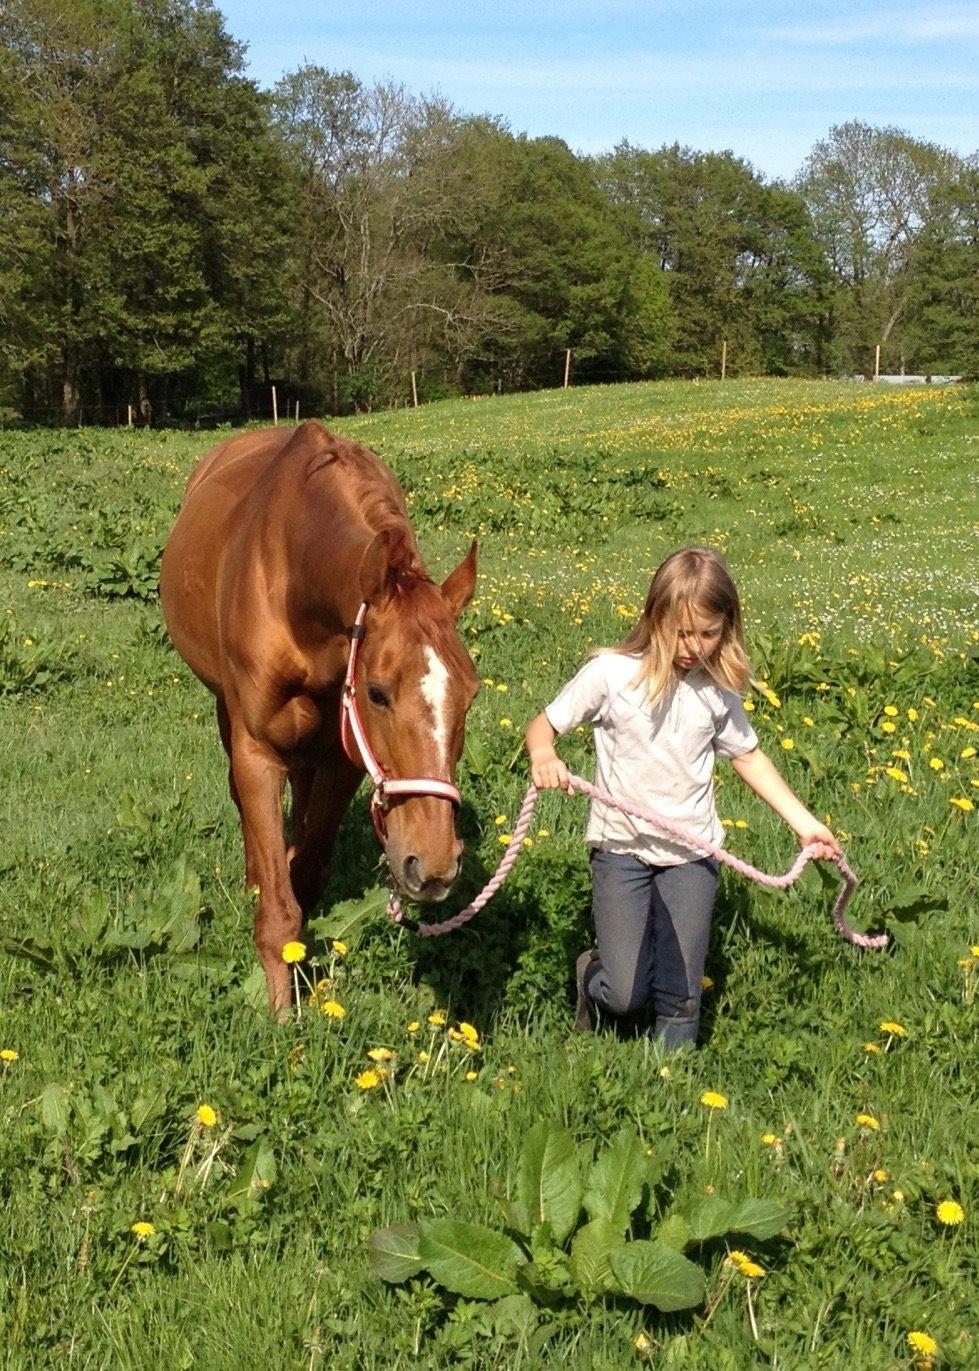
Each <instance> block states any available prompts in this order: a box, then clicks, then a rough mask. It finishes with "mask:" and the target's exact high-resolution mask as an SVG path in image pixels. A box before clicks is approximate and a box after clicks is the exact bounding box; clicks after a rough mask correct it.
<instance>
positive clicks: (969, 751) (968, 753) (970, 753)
mask: <svg viewBox="0 0 979 1371" xmlns="http://www.w3.org/2000/svg"><path fill="white" fill-rule="evenodd" d="M975 755H976V749H975V748H974V747H964V748H963V749H962V751H961V752H960V753H959V756H960V757H964V758H965V760H966V761H968V760H969V758H970V757H974V756H975Z"/></svg>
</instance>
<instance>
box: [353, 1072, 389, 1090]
mask: <svg viewBox="0 0 979 1371" xmlns="http://www.w3.org/2000/svg"><path fill="white" fill-rule="evenodd" d="M383 1079H384V1078H383V1076H382V1075H381V1073H380V1071H375V1070H373V1069H370V1070H368V1071H362V1072H361V1073H360V1075H359V1076H355V1077H354V1085H356V1086H359V1087H360V1089H361V1090H376V1089H377V1087H378V1086H379V1085H380V1084H381V1081H382V1080H383Z"/></svg>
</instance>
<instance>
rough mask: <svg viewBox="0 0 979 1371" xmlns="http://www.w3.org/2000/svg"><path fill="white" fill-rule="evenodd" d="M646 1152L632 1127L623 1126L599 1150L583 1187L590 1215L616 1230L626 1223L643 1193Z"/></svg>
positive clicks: (621, 1231) (622, 1228)
mask: <svg viewBox="0 0 979 1371" xmlns="http://www.w3.org/2000/svg"><path fill="white" fill-rule="evenodd" d="M645 1179H646V1154H645V1151H644V1149H643V1146H642V1143H641V1142H640V1141H639V1139H638V1137H637V1136H636V1134H635V1132H634V1131H633V1130H632V1129H631V1128H624V1129H623V1130H622V1132H621V1133H619V1134H618V1135H617V1136H616V1137H615V1138H613V1139H612V1141H611V1143H609V1145H608V1147H607V1148H605V1150H604V1151H603V1152H601V1153H599V1155H598V1157H597V1159H596V1161H595V1164H594V1166H593V1167H592V1169H591V1175H590V1176H589V1178H588V1188H587V1190H586V1191H585V1198H584V1205H585V1209H586V1210H587V1211H588V1217H589V1218H590V1219H607V1220H608V1222H609V1223H610V1224H611V1225H612V1227H613V1228H614V1229H615V1231H616V1233H619V1234H622V1233H624V1232H625V1231H626V1229H627V1228H628V1227H629V1215H630V1214H631V1213H632V1211H633V1210H634V1209H635V1207H636V1205H637V1204H638V1203H639V1201H640V1199H641V1197H642V1186H643V1181H644V1180H645Z"/></svg>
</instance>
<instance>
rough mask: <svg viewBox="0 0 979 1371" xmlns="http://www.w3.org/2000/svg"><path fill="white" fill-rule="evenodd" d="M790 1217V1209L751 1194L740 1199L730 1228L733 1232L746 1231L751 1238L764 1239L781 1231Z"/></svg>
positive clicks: (772, 1236)
mask: <svg viewBox="0 0 979 1371" xmlns="http://www.w3.org/2000/svg"><path fill="white" fill-rule="evenodd" d="M791 1218H792V1210H791V1209H789V1208H788V1206H787V1205H784V1204H778V1203H776V1201H775V1200H759V1199H755V1198H754V1197H752V1196H749V1198H748V1199H746V1200H742V1201H741V1203H740V1204H739V1205H738V1207H737V1209H736V1210H735V1212H734V1217H733V1219H732V1221H731V1230H732V1231H733V1232H735V1233H748V1234H749V1235H750V1236H751V1237H752V1238H758V1239H759V1240H761V1241H764V1240H765V1239H766V1238H774V1236H775V1234H776V1233H781V1232H782V1230H783V1229H784V1228H785V1227H786V1226H787V1225H788V1223H789V1222H790V1220H791Z"/></svg>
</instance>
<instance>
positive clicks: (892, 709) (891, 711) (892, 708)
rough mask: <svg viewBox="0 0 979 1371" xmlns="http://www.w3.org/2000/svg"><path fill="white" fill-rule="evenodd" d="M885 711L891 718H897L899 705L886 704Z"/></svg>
mask: <svg viewBox="0 0 979 1371" xmlns="http://www.w3.org/2000/svg"><path fill="white" fill-rule="evenodd" d="M884 713H885V714H886V715H887V717H888V718H889V719H893V718H895V717H896V715H897V706H896V705H885V706H884Z"/></svg>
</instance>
